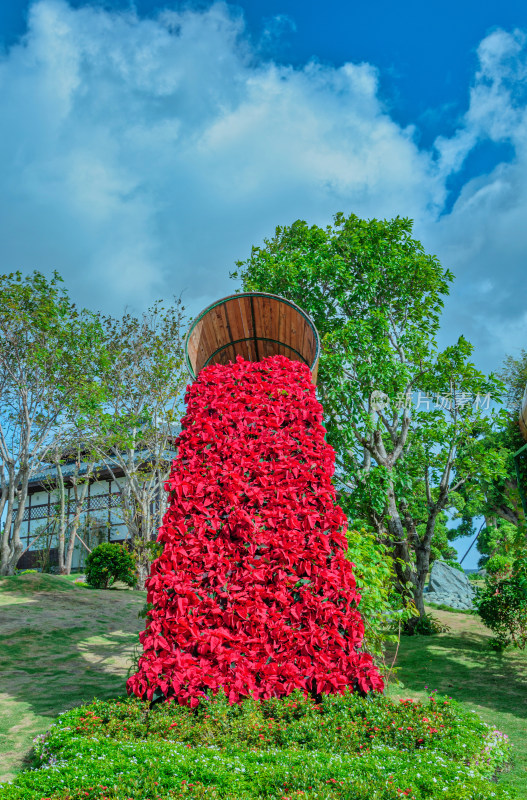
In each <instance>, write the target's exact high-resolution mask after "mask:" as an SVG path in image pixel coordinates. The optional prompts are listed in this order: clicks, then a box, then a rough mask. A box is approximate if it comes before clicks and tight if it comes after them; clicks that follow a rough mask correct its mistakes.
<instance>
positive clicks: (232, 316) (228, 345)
mask: <svg viewBox="0 0 527 800" xmlns="http://www.w3.org/2000/svg"><path fill="white" fill-rule="evenodd" d="M319 353H320V339H319V336H318V332H317V329H316V328H315V326H314V324H313V322H312V320H311V318H310V317H309V316H308V315H307V314H306V312H305V311H302V309H301V308H299V307H298V306H297V305H295V303H292V302H291V301H290V300H286V299H285V298H284V297H279V296H278V295H274V294H265V293H263V292H243V293H240V294H233V295H230V296H229V297H224V298H223V299H222V300H218V301H216V302H215V303H212V305H210V306H208V307H207V308H205V309H204V310H203V311H202V312H201V314H199V315H198V317H197V318H196V319H195V320H194V322H193V323H192V325H191V327H190V330H189V332H188V334H187V338H186V340H185V356H186V362H187V367H188V370H189V372H190V374H191V376H192V378H196V376H197V375H198V374H199V373H200V371H201V370H202V369H203V368H204V367H206V366H208V365H209V364H228V363H229V362H233V361H235V360H236V356H238V355H240V356H242V358H244V359H246V361H261V360H262V359H263V358H266V357H267V356H273V355H282V356H287V357H288V358H290V359H292V360H293V361H303V362H304V364H307V365H308V367H309V368H310V370H311V373H312V376H313V383H316V378H317V369H318V358H319Z"/></svg>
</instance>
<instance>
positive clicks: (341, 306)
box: [232, 214, 502, 616]
mask: <svg viewBox="0 0 527 800" xmlns="http://www.w3.org/2000/svg"><path fill="white" fill-rule="evenodd" d="M411 233H412V223H411V221H410V220H408V219H401V218H399V217H397V218H395V219H393V220H384V221H380V220H369V221H366V220H361V219H359V218H358V217H356V216H354V215H351V216H349V217H345V216H344V215H343V214H337V215H336V216H335V218H334V225H332V226H328V227H326V228H325V229H322V228H320V227H317V226H316V225H314V226H308V225H307V224H306V223H305V222H303V221H297V222H295V223H293V224H292V225H291V226H290V227H283V228H282V227H279V228H277V229H276V233H275V236H274V238H272V239H269V240H265V241H264V244H263V246H261V247H253V249H252V252H251V255H250V257H249V258H248V259H247V260H246V261H243V262H238V264H237V266H238V270H237V272H235V273H233V275H232V277H235V278H237V277H241V279H242V283H243V288H244V290H257V291H265V292H272V293H276V294H279V295H283V296H285V297H288V298H289V299H291V300H293V301H294V302H296V303H298V305H300V306H301V307H302V308H304V309H305V310H306V311H308V312H309V313H310V315H311V316H312V318H313V321H314V322H315V325H316V326H317V328H318V330H319V332H320V334H321V337H322V354H321V359H320V368H319V382H318V392H319V396H320V399H321V402H322V404H323V406H324V411H325V419H326V426H327V429H328V440H329V441H330V442H331V444H332V445H333V446H334V448H335V451H336V455H337V474H336V480H337V483H338V484H339V486H340V487H341V488H342V489H345V490H346V492H347V494H348V498H349V504H350V507H348V508H346V509H345V510H346V511H347V513H348V515H351V516H353V517H354V518H356V519H362V520H366V521H367V522H368V524H369V525H371V526H372V527H373V529H374V530H375V531H376V534H377V536H378V539H379V540H380V541H382V542H384V543H386V544H388V545H389V547H390V551H391V553H392V556H393V558H394V567H395V573H396V580H397V588H398V591H399V592H401V593H402V594H403V595H404V594H410V596H411V597H413V599H414V601H415V604H416V606H417V608H418V610H419V613H420V615H421V616H424V615H425V609H424V604H423V589H424V585H425V580H426V575H427V572H428V569H429V565H430V554H431V547H432V541H433V537H434V533H435V530H436V526H437V523H438V520H440V519H441V514H442V513H443V512H444V511H445V509H448V508H451V507H452V506H455V504H456V501H457V499H458V497H459V492H460V490H461V489H462V487H468V486H470V485H471V483H472V482H473V481H474V480H475V479H477V476H478V475H480V473H481V472H482V470H483V471H486V472H487V473H488V474H489V475H494V474H495V472H496V470H499V468H500V466H501V465H500V463H499V459H497V457H496V454H495V452H494V450H493V449H490V450H489V449H487V448H486V447H485V446H484V445H483V440H484V437H485V436H486V435H489V434H490V433H491V431H492V430H493V416H494V415H493V414H486V413H484V411H483V409H482V407H481V406H482V403H481V401H482V399H488V398H491V399H498V398H499V395H500V391H501V390H502V385H501V383H500V382H499V380H497V379H496V378H495V377H494V376H493V375H490V376H488V377H486V376H484V375H483V374H482V373H481V372H479V371H478V370H476V369H475V367H474V365H473V364H472V363H471V362H470V360H469V358H470V355H471V353H472V346H471V345H470V344H469V343H468V342H467V341H466V340H465V339H464V338H463V337H461V338H460V339H459V340H458V342H457V343H456V344H454V345H452V346H450V347H448V348H446V349H445V350H444V351H442V352H440V351H439V350H438V347H437V332H438V328H439V320H440V313H441V308H442V306H443V298H444V296H445V295H447V294H448V290H449V284H450V282H451V281H452V280H453V275H452V273H451V272H450V271H449V270H445V269H443V268H442V267H441V265H440V264H439V262H438V260H437V258H435V257H434V256H431V255H428V254H427V253H426V252H425V251H424V248H423V246H422V245H421V243H420V242H418V241H417V240H415V239H413V238H412V237H411ZM416 396H417V402H415V398H416ZM434 403H435V405H434ZM422 405H424V407H423V408H421V406H422Z"/></svg>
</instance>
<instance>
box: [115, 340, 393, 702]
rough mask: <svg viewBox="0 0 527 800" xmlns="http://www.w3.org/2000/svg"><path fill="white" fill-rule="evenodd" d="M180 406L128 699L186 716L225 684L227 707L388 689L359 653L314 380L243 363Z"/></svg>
mask: <svg viewBox="0 0 527 800" xmlns="http://www.w3.org/2000/svg"><path fill="white" fill-rule="evenodd" d="M186 400H187V414H186V416H185V418H184V420H183V423H182V433H181V435H180V437H179V439H178V457H177V459H176V460H175V461H174V463H173V467H172V472H171V475H170V478H169V480H168V482H167V484H166V489H167V491H168V492H169V498H170V503H169V507H168V510H167V512H166V514H165V517H164V520H163V526H162V527H161V529H160V531H159V536H158V541H160V542H163V543H164V552H163V554H162V555H161V557H160V558H158V559H157V560H156V561H155V562H154V564H153V565H152V570H151V574H150V578H149V579H148V581H147V589H148V598H147V600H148V602H149V603H151V604H152V605H153V608H152V610H151V611H150V612H149V617H148V624H147V628H146V630H145V631H144V632H143V633H142V634H141V635H140V640H141V643H142V644H143V648H144V653H143V655H142V657H141V659H140V661H139V670H138V672H137V673H136V674H135V675H133V676H132V677H131V678H130V679H129V681H128V683H127V688H128V691H129V692H130V693H135V694H137V695H139V696H140V697H145V698H146V699H149V700H151V699H152V698H153V696H154V692H156V690H158V693H159V692H160V693H161V694H162V696H163V697H164V698H171V697H174V698H177V701H178V702H179V703H180V704H182V705H190V706H195V705H197V704H198V703H199V702H200V701H202V700H203V698H204V697H205V696H209V697H210V696H211V695H214V694H215V693H216V692H217V691H218V690H219V689H220V687H223V688H224V689H225V691H226V692H227V695H228V698H229V701H230V702H231V703H233V702H237V701H239V700H240V699H241V698H243V697H246V696H248V695H249V694H250V693H252V694H253V695H254V696H255V697H260V698H268V697H273V696H282V695H287V694H290V693H291V692H292V691H293V690H294V689H296V688H300V689H303V690H304V691H305V692H306V693H311V694H313V695H315V696H316V695H319V694H321V693H342V692H343V691H344V690H345V689H346V687H350V688H358V689H359V690H360V691H362V692H368V691H371V690H375V691H382V689H383V681H382V678H381V677H380V675H379V673H378V671H377V669H376V667H375V666H374V664H373V661H372V659H371V656H369V655H368V654H367V653H362V652H360V646H361V643H362V638H363V633H364V626H363V623H362V619H361V616H360V613H359V611H358V604H359V602H360V594H359V593H358V592H357V589H356V585H355V579H354V577H353V572H352V566H351V564H350V562H349V561H348V560H347V559H346V557H345V555H344V551H345V549H346V547H347V543H346V538H345V525H346V518H345V516H344V514H343V512H342V510H341V509H340V508H339V506H338V505H336V501H335V489H334V487H333V485H332V483H331V476H332V474H333V471H334V453H333V450H332V448H331V447H330V446H329V445H328V444H327V443H326V441H325V440H324V434H325V429H324V428H323V426H322V408H321V406H320V404H319V403H318V401H317V400H316V397H315V390H314V387H313V385H312V384H311V375H310V372H309V369H308V368H307V367H306V366H305V365H303V364H300V363H299V362H293V361H290V360H289V359H287V358H285V357H284V356H274V357H272V358H267V359H264V360H263V361H262V362H257V363H250V362H245V361H243V360H242V359H240V358H239V359H238V360H237V362H236V364H230V365H228V366H221V365H214V366H210V367H207V368H206V369H204V370H203V371H202V372H201V373H200V375H199V377H198V379H197V380H196V381H195V382H194V384H192V386H190V387H189V389H188V390H187V395H186ZM156 696H157V695H156Z"/></svg>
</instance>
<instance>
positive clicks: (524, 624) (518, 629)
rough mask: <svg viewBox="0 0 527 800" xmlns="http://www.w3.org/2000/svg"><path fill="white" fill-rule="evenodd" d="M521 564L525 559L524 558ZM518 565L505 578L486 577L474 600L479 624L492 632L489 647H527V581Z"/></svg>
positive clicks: (501, 648)
mask: <svg viewBox="0 0 527 800" xmlns="http://www.w3.org/2000/svg"><path fill="white" fill-rule="evenodd" d="M524 561H525V559H524ZM524 572H525V570H524V569H522V567H521V565H518V564H517V565H516V567H515V568H513V573H512V575H511V576H510V577H508V578H497V577H496V576H495V575H489V576H487V579H486V581H485V588H484V589H483V591H480V592H479V594H478V596H477V598H476V606H477V609H478V613H479V615H480V617H481V619H482V621H483V623H484V624H485V625H486V626H487V628H490V630H491V631H492V632H493V633H494V642H493V645H494V647H496V648H497V649H500V650H503V649H505V648H506V647H508V646H509V645H513V646H514V647H519V648H520V649H522V650H523V649H524V647H525V645H526V644H527V581H526V578H525V574H524Z"/></svg>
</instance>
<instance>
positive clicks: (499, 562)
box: [485, 553, 513, 579]
mask: <svg viewBox="0 0 527 800" xmlns="http://www.w3.org/2000/svg"><path fill="white" fill-rule="evenodd" d="M512 564H513V559H512V557H510V556H505V555H501V554H500V553H496V554H495V555H493V556H490V558H489V559H488V561H487V563H486V564H485V570H486V572H487V575H492V576H493V577H494V578H497V579H500V578H501V579H503V578H508V577H509V576H510V574H511V572H512Z"/></svg>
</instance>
